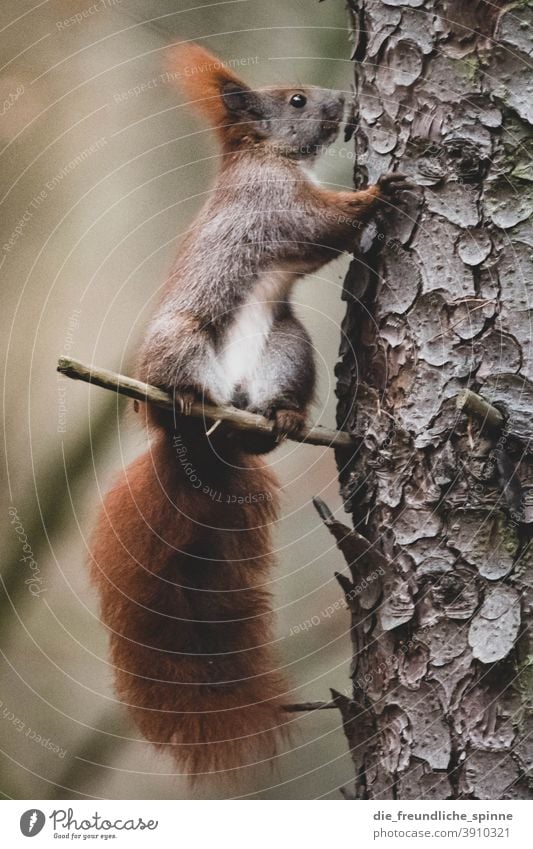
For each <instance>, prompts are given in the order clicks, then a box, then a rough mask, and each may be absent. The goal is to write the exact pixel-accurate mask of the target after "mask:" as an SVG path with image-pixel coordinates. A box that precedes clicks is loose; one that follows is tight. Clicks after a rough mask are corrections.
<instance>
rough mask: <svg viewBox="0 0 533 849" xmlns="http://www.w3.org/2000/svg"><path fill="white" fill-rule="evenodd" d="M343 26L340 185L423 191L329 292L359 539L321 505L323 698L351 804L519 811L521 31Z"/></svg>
mask: <svg viewBox="0 0 533 849" xmlns="http://www.w3.org/2000/svg"><path fill="white" fill-rule="evenodd" d="M349 7H350V13H351V20H352V24H353V34H354V54H353V58H354V60H355V92H356V97H355V103H356V109H357V113H356V114H354V116H353V120H352V131H353V134H354V138H355V149H356V156H357V162H356V169H355V175H356V184H357V185H360V184H362V183H365V182H367V181H368V182H370V183H372V182H374V181H375V180H376V178H377V177H378V176H379V175H380V174H381V173H383V172H386V171H389V170H391V168H393V167H395V166H399V168H400V170H402V171H404V172H406V173H407V174H409V175H411V176H412V178H413V180H414V182H415V183H417V184H418V186H419V187H422V188H421V189H419V190H418V191H414V192H413V193H411V194H410V195H409V197H408V198H407V200H406V203H405V204H404V205H403V208H402V209H401V210H397V211H393V212H392V214H390V215H388V216H387V217H386V220H385V221H384V222H378V223H377V224H376V225H375V226H372V227H369V228H367V230H366V231H365V232H364V233H363V234H362V237H361V244H360V251H359V253H358V256H357V258H356V259H354V261H353V262H352V264H351V267H350V270H349V273H348V275H347V278H346V280H345V288H344V296H345V299H346V302H347V310H346V318H345V321H344V324H343V333H342V343H341V350H340V362H339V364H338V367H337V377H338V385H337V391H338V397H339V405H338V422H337V423H338V426H339V429H341V430H348V431H350V432H351V433H352V434H354V436H355V437H356V438H357V440H358V442H357V450H356V451H355V454H353V453H347V452H345V451H338V452H337V459H338V465H339V473H340V481H341V487H342V493H343V498H344V501H345V507H346V510H347V512H349V513H351V514H352V517H353V522H354V528H355V531H356V532H353V531H351V530H350V529H349V528H347V527H345V526H343V525H341V524H340V523H339V522H337V521H336V520H335V519H334V518H333V517H332V516H331V515H328V511H327V508H325V505H321V504H318V508H319V512H320V513H321V515H322V517H323V518H324V519H325V521H326V524H327V525H328V526H329V528H330V530H331V531H332V532H333V533H334V534H335V536H336V539H337V542H338V545H339V548H340V549H341V550H342V552H343V553H344V555H345V557H346V560H347V562H348V565H349V569H350V573H351V574H350V578H347V577H346V576H345V575H340V576H339V581H340V583H341V586H342V587H343V590H344V592H345V594H346V599H347V603H348V606H349V609H350V611H351V617H352V636H353V671H352V677H353V694H352V697H351V698H347V697H346V696H342V695H340V694H335V698H336V700H337V704H338V706H339V708H340V709H341V711H342V715H343V719H344V723H345V731H346V735H347V738H348V741H349V745H350V750H351V753H352V757H353V761H354V764H355V770H356V779H355V797H356V798H366V799H391V798H395V799H423V798H431V799H464V798H469V799H515V798H532V797H533V779H532V776H531V765H532V760H533V746H532V742H531V737H528V735H531V731H532V730H533V721H532V706H531V693H532V681H533V674H532V669H533V666H532V664H533V652H532V648H531V636H530V632H531V623H532V604H533V593H532V584H533V552H532V547H531V545H530V544H529V539H530V531H531V527H532V522H533V460H532V456H531V452H532V445H533V442H532V440H531V436H532V430H533V429H532V424H531V422H532V410H533V403H532V402H533V384H532V382H531V380H532V378H533V359H532V356H531V345H532V339H533V336H532V333H531V322H530V309H529V308H530V303H529V294H530V292H531V287H532V283H531V268H530V267H529V265H528V261H529V260H530V257H531V254H532V248H533V239H532V236H531V230H530V229H529V225H528V223H527V217H528V216H529V215H530V214H531V212H532V210H533V192H532V188H531V180H532V169H531V161H530V150H531V144H532V132H531V122H532V120H533V102H532V98H531V97H529V100H528V86H529V91H530V90H531V77H530V76H528V74H529V71H528V58H527V54H528V53H530V52H531V32H532V25H533V14H532V9H531V6H530V5H529V4H528V3H517V4H514V5H513V6H509V5H507V4H506V5H504V4H503V3H497V2H496V3H495V2H491V3H490V4H489V3H485V2H483V1H481V2H480V1H479V0H478V2H459V0H426V2H424V0H404V2H401V0H361V2H356V0H350V3H349ZM528 148H529V153H528ZM465 388H468V389H470V390H473V391H474V392H475V393H478V394H479V395H481V396H482V397H483V398H484V399H485V400H486V401H487V402H488V404H489V405H491V407H492V409H493V411H494V408H496V410H498V411H499V412H500V413H502V414H503V425H502V423H501V418H502V417H500V422H499V423H498V415H497V413H496V414H495V415H494V416H493V417H492V419H490V420H487V419H486V418H483V416H481V417H479V416H477V415H475V413H472V414H470V412H468V410H469V409H470V408H469V407H465V406H464V405H463V407H462V408H461V404H462V400H461V398H463V400H464V396H461V394H460V393H461V392H462V391H463V390H464V389H465ZM458 396H459V401H458Z"/></svg>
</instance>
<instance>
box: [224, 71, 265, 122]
mask: <svg viewBox="0 0 533 849" xmlns="http://www.w3.org/2000/svg"><path fill="white" fill-rule="evenodd" d="M222 97H223V100H224V103H225V104H226V107H227V109H228V112H230V113H231V114H232V115H235V116H236V117H239V118H244V117H245V116H249V117H251V118H260V117H261V116H262V111H261V103H260V100H259V98H258V97H257V95H256V94H255V93H254V92H253V91H252V89H251V88H248V86H247V85H244V83H236V82H233V81H232V80H231V81H229V82H225V83H224V84H223V85H222Z"/></svg>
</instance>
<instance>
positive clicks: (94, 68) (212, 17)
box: [0, 0, 353, 799]
mask: <svg viewBox="0 0 533 849" xmlns="http://www.w3.org/2000/svg"><path fill="white" fill-rule="evenodd" d="M187 5H190V6H191V8H187ZM0 16H1V20H0V32H1V48H0V49H1V56H0V60H1V75H0V95H1V96H0V103H1V104H2V105H1V106H0V111H1V120H0V145H1V148H2V159H1V161H2V165H3V167H2V170H1V187H0V190H1V204H2V215H1V219H0V222H1V223H0V227H1V230H2V233H1V237H0V273H1V275H2V293H3V308H2V311H1V313H0V326H1V330H2V350H3V354H4V361H5V372H4V385H3V398H4V404H5V408H4V416H5V423H6V425H5V487H4V490H3V499H4V502H5V503H4V505H3V507H2V516H3V519H4V521H3V525H4V531H5V535H4V543H3V553H4V557H3V562H2V581H3V594H2V597H1V602H0V603H1V616H0V630H1V635H0V663H1V667H2V669H1V679H0V680H1V685H0V763H1V780H0V791H1V792H2V793H3V795H4V796H5V797H14V798H30V799H44V798H64V799H66V798H72V799H76V798H92V797H96V798H110V799H113V798H117V799H119V798H124V799H128V798H139V799H151V798H162V799H164V798H189V796H190V795H192V796H194V797H196V798H197V797H199V796H205V797H208V798H225V797H229V796H243V797H248V798H264V799H268V798H282V799H283V798H284V799H291V798H295V799H308V798H340V796H339V790H338V788H339V786H342V785H345V784H346V783H348V782H350V781H351V780H352V777H353V769H352V764H351V761H350V758H349V756H348V754H347V751H346V743H345V739H344V735H343V732H342V727H341V725H340V718H339V715H338V713H337V712H336V711H323V712H318V713H313V714H301V715H300V714H295V715H294V718H293V721H292V726H293V728H294V732H295V733H294V735H293V741H292V744H291V746H290V747H288V749H287V751H286V752H285V753H284V754H282V756H281V757H280V758H279V761H278V763H277V765H276V767H275V768H274V769H271V768H267V767H265V768H264V769H259V768H258V769H257V770H255V771H254V773H253V774H251V773H250V774H248V773H247V774H246V777H245V780H243V781H242V782H240V783H239V786H238V787H235V786H232V787H230V786H229V785H227V784H225V782H224V781H223V780H220V781H218V782H216V783H213V784H210V785H206V786H205V787H203V788H202V789H201V790H199V789H195V791H194V792H193V793H191V791H190V790H188V789H187V786H186V783H185V781H184V780H183V779H182V778H181V777H180V776H179V775H176V771H175V767H174V765H173V763H172V761H171V760H170V759H169V758H166V757H163V756H161V755H158V754H156V753H155V752H154V751H153V750H152V749H151V747H150V746H149V745H148V744H147V743H146V742H145V741H143V740H141V739H139V735H138V733H137V731H136V729H135V728H134V727H133V725H132V724H131V723H130V721H129V718H128V716H127V714H126V711H125V709H124V708H123V707H121V705H120V704H119V703H118V701H117V699H116V698H115V696H114V693H113V686H112V669H111V666H110V664H109V659H108V654H107V639H106V633H105V630H104V628H103V627H102V626H101V625H100V623H99V620H98V606H97V600H96V597H95V593H94V591H93V590H92V588H91V587H90V586H89V582H88V575H87V568H86V565H85V560H86V555H87V538H88V534H89V533H90V530H91V527H92V524H93V523H94V518H95V515H96V511H97V508H98V504H99V501H100V499H101V497H102V495H103V493H104V492H105V490H106V488H107V487H108V485H109V483H110V481H111V480H112V478H113V477H114V476H115V475H116V473H117V472H118V470H119V469H120V468H121V466H122V465H123V464H127V463H128V462H129V461H130V460H131V459H132V458H133V457H134V456H136V455H137V454H138V453H140V452H141V451H142V450H144V447H145V435H144V434H143V432H142V431H141V430H140V428H139V427H138V425H137V424H136V422H135V421H133V420H132V418H130V417H128V416H127V415H125V414H124V413H125V405H124V402H123V399H120V398H117V396H115V395H113V394H111V393H109V392H106V391H104V390H101V389H98V388H94V387H89V386H87V385H85V384H80V383H74V382H71V381H68V380H67V379H65V378H61V377H59V376H58V375H57V374H56V372H55V365H56V361H57V358H58V357H59V356H60V355H62V354H64V355H71V356H74V357H77V358H79V359H81V360H84V361H86V362H93V363H95V364H98V365H100V366H103V367H107V368H110V369H114V370H119V371H123V372H126V373H127V372H131V368H132V362H133V360H134V357H135V352H136V348H137V346H138V343H139V340H140V338H141V336H142V333H143V328H144V327H145V325H146V322H147V320H148V317H149V316H150V313H151V311H152V309H153V306H154V299H155V298H156V296H157V293H158V289H159V287H160V286H161V285H162V283H163V281H164V279H165V274H166V272H167V270H168V268H169V266H170V264H171V261H172V259H173V256H174V254H175V252H176V248H177V245H178V243H179V240H180V234H181V233H183V231H184V230H185V229H186V228H187V226H188V225H189V224H190V222H191V219H192V217H193V216H194V214H195V212H196V211H197V210H198V208H199V207H200V205H201V204H202V203H203V201H204V199H205V196H206V193H207V192H209V191H210V188H211V186H212V181H213V175H214V172H215V168H216V163H215V159H214V155H215V147H214V144H213V140H212V139H211V137H210V135H209V133H208V132H207V130H206V128H205V126H204V125H203V124H201V123H200V121H199V120H197V119H196V118H195V117H194V116H193V115H192V114H191V113H190V111H189V110H188V109H187V108H183V99H182V97H181V94H180V92H179V91H178V89H177V88H176V86H175V84H173V82H172V80H171V78H169V77H168V75H167V74H166V71H167V68H166V66H165V48H166V47H167V46H168V45H169V44H171V43H173V42H176V41H180V40H184V39H197V40H199V41H201V42H202V43H203V44H204V45H205V46H206V47H208V48H209V49H210V50H212V51H213V52H215V53H217V54H219V55H220V56H221V57H222V58H223V59H224V60H226V61H228V62H231V63H232V66H233V67H234V68H235V69H239V71H240V72H241V73H242V76H243V77H244V78H245V79H246V80H247V82H248V83H250V84H251V85H268V84H288V83H291V82H292V83H311V84H315V85H319V86H326V87H332V88H339V89H343V90H345V91H347V92H348V93H349V90H350V81H351V77H352V72H351V66H350V63H349V54H350V45H349V39H348V31H347V21H346V17H345V9H344V5H343V3H342V2H338V0H325V2H322V3H318V2H315V0H290V2H287V1H286V0H270V2H269V3H264V2H262V0H225V2H218V3H216V2H215V3H213V2H202V0H195V2H194V3H192V2H191V3H190V4H188V3H186V2H183V0H175V2H170V0H157V2H156V0H95V2H93V3H91V2H90V0H82V2H73V0H63V2H61V0H44V2H26V0H17V2H14V0H11V2H9V0H8V2H4V3H3V4H2V6H1V12H0ZM350 157H351V147H348V146H345V145H344V144H343V142H342V140H339V141H338V142H337V143H336V144H335V146H334V148H333V149H332V151H331V152H330V155H326V156H325V157H323V158H322V160H321V163H320V165H319V168H318V173H319V175H320V177H321V178H322V180H323V181H325V182H326V183H328V184H331V186H336V187H344V188H350V187H351V172H352V166H353V161H352V160H351V158H350ZM346 262H347V260H346V259H339V260H337V261H336V262H335V263H333V264H331V265H330V266H328V267H327V268H326V269H325V270H324V271H323V272H321V273H320V274H319V275H315V276H313V277H311V278H307V279H306V280H305V281H302V282H301V283H300V284H299V285H298V288H297V290H296V292H295V301H296V303H297V305H298V312H299V314H300V316H301V317H302V319H303V320H304V322H305V324H306V326H307V328H308V329H309V331H310V333H311V335H312V338H313V341H314V344H315V346H316V357H317V363H318V367H319V374H320V383H319V392H318V402H317V405H316V409H315V419H316V420H317V421H320V422H321V423H323V424H325V425H328V426H330V427H331V426H333V425H334V421H335V418H334V412H335V397H334V379H333V368H334V364H335V360H336V355H337V348H338V344H339V338H340V322H341V320H342V315H343V305H342V302H341V288H342V280H343V277H344V273H345V267H346ZM270 462H271V463H272V465H273V466H274V467H275V469H276V471H277V473H278V475H279V476H280V478H281V480H282V484H283V518H282V520H281V521H280V523H279V526H278V528H277V532H276V547H277V551H278V559H279V566H278V569H277V571H276V573H275V575H274V586H273V590H274V594H275V602H276V617H277V619H276V634H277V641H278V644H279V653H280V656H281V658H282V661H283V665H284V667H285V670H286V672H287V674H288V676H289V677H290V679H291V681H292V683H293V685H294V690H293V692H292V693H291V694H290V698H291V700H292V701H303V700H307V699H313V700H314V699H327V698H329V688H330V687H335V688H336V689H338V690H341V691H343V692H347V691H348V687H349V679H348V672H349V668H348V667H349V659H350V656H351V645H350V637H349V630H348V629H349V617H348V614H347V612H346V611H345V610H344V609H343V606H342V604H339V603H338V602H340V601H341V592H340V588H339V586H338V584H337V583H336V581H335V580H334V577H333V572H334V569H341V568H342V566H343V561H342V559H341V556H340V554H339V553H338V552H337V551H336V549H335V547H334V545H333V544H332V538H331V537H330V536H329V535H328V533H327V532H326V530H325V529H324V527H323V526H322V525H321V524H320V522H319V521H318V518H317V516H316V513H315V512H314V509H313V507H312V505H311V503H310V499H311V497H312V496H313V495H318V494H320V495H321V496H322V497H323V498H324V499H325V500H326V501H327V502H328V503H329V505H330V506H331V508H332V509H333V510H334V511H335V512H339V513H340V512H341V510H342V508H341V501H340V498H339V496H338V492H337V479H336V470H335V465H334V459H333V454H332V452H331V451H329V450H328V449H321V448H317V447H312V446H307V447H306V446H297V445H295V444H294V443H292V444H290V445H285V446H284V447H282V448H280V449H279V450H278V451H277V452H276V453H275V454H274V455H270ZM336 603H337V604H336ZM328 605H336V609H335V610H334V612H331V609H330V610H329V611H328ZM306 621H307V622H311V621H312V624H311V626H309V624H308V625H305V624H304V625H302V623H306Z"/></svg>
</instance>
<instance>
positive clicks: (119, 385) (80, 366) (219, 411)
mask: <svg viewBox="0 0 533 849" xmlns="http://www.w3.org/2000/svg"><path fill="white" fill-rule="evenodd" d="M57 370H58V371H59V372H61V374H64V375H65V376H66V377H71V378H72V379H73V380H83V381H85V383H94V384H95V385H96V386H101V387H102V388H103V389H111V390H113V391H114V392H119V393H120V394H121V395H127V396H128V397H129V398H135V399H136V400H137V401H143V402H150V403H151V404H156V405H157V406H158V407H162V408H163V409H165V410H174V401H173V398H172V396H171V395H169V394H168V392H164V391H163V390H162V389H158V388H157V387H156V386H151V385H150V384H149V383H143V382H142V381H141V380H134V378H132V377H127V376H126V375H124V374H117V373H116V372H113V371H109V370H108V369H103V368H98V367H97V366H89V365H86V364H85V363H82V362H80V361H79V360H73V359H71V358H70V357H60V359H59V361H58V364H57ZM175 414H176V416H179V415H182V414H180V413H179V411H178V410H175ZM190 415H191V416H193V417H195V418H201V419H204V420H206V421H208V422H213V423H214V422H216V421H218V420H220V421H223V422H227V423H228V424H230V425H231V426H232V427H233V428H235V429H236V430H250V431H255V432H256V433H257V432H259V433H273V432H274V425H273V423H272V422H271V421H269V420H268V419H265V418H263V416H257V415H255V414H254V413H248V412H246V411H245V410H237V409H236V408H235V407H214V406H212V405H211V404H201V403H198V404H193V405H192V408H191V412H190ZM287 438H288V439H292V440H294V441H295V442H306V443H308V444H310V445H325V446H327V447H328V448H352V447H353V446H354V438H353V437H352V436H351V434H349V433H347V432H346V431H342V430H341V431H338V430H330V429H329V428H325V427H321V426H320V425H316V426H315V427H310V428H306V429H305V430H303V431H302V433H301V435H298V436H288V437H287Z"/></svg>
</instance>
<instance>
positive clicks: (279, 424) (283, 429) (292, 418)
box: [272, 409, 306, 442]
mask: <svg viewBox="0 0 533 849" xmlns="http://www.w3.org/2000/svg"><path fill="white" fill-rule="evenodd" d="M272 420H273V422H274V433H275V434H276V438H277V442H281V441H282V440H283V439H286V437H287V436H299V435H300V433H301V432H302V430H303V429H304V427H305V423H306V422H305V415H304V413H301V412H300V411H299V410H284V409H280V410H276V411H275V413H274V415H273V416H272Z"/></svg>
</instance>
